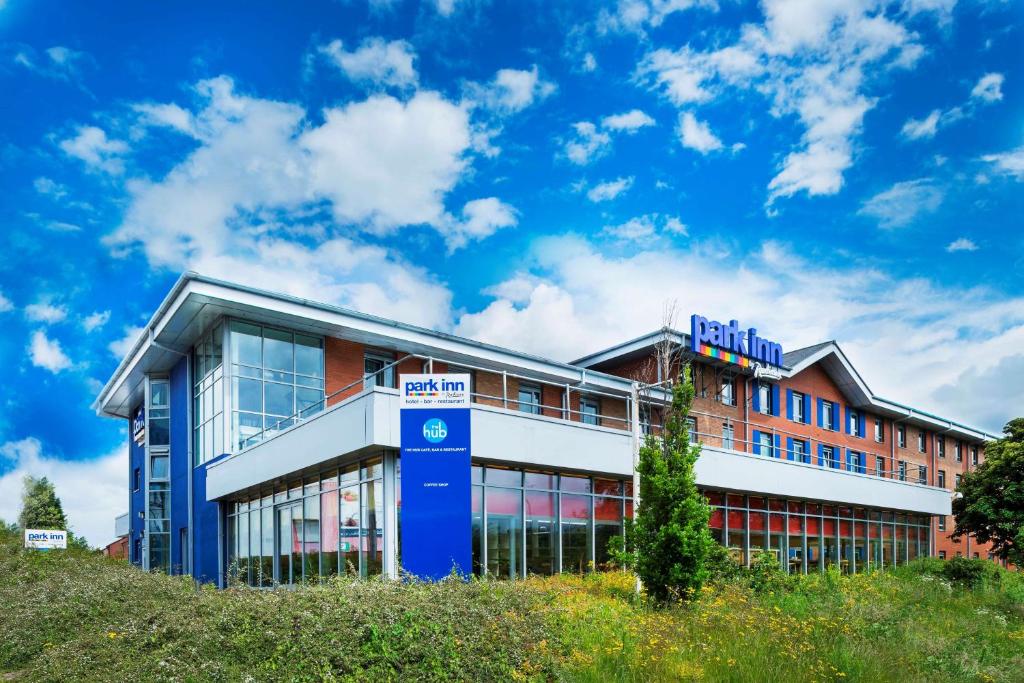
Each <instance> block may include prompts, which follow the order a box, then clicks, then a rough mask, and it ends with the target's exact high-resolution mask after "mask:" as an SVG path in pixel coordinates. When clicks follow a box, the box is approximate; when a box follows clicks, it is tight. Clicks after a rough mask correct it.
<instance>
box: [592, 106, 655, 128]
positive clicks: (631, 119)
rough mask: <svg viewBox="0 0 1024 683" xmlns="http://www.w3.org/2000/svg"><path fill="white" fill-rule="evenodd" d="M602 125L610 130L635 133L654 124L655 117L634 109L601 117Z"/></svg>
mask: <svg viewBox="0 0 1024 683" xmlns="http://www.w3.org/2000/svg"><path fill="white" fill-rule="evenodd" d="M601 125H602V126H603V127H605V128H607V129H608V130H614V131H623V132H625V133H629V134H632V133H635V132H637V131H638V130H640V129H641V128H645V127H647V126H653V125H654V119H652V118H651V117H650V116H648V115H647V114H645V113H644V112H642V111H640V110H639V109H633V110H631V111H627V112H625V113H622V114H614V115H612V116H606V117H604V118H603V119H601Z"/></svg>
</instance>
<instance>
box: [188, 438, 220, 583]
mask: <svg viewBox="0 0 1024 683" xmlns="http://www.w3.org/2000/svg"><path fill="white" fill-rule="evenodd" d="M223 457H226V456H224V455H222V456H219V457H217V458H214V459H213V460H210V461H209V462H207V463H205V464H203V465H200V466H199V467H195V468H193V469H192V576H194V577H195V578H196V580H197V581H200V582H202V583H215V584H217V585H218V586H224V576H223V573H222V571H221V568H220V556H221V541H220V529H221V516H222V515H221V508H220V503H217V502H216V501H214V502H208V501H207V500H206V468H207V467H208V466H209V465H211V464H213V463H215V462H217V461H218V460H220V459H221V458H223Z"/></svg>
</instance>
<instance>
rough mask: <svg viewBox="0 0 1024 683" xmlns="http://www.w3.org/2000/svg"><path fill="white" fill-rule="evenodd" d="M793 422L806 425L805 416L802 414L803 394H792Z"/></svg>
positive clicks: (796, 392)
mask: <svg viewBox="0 0 1024 683" xmlns="http://www.w3.org/2000/svg"><path fill="white" fill-rule="evenodd" d="M792 401H793V420H795V421H796V422H801V423H804V424H806V423H807V415H806V414H805V413H804V394H801V393H800V392H799V391H794V392H793V398H792Z"/></svg>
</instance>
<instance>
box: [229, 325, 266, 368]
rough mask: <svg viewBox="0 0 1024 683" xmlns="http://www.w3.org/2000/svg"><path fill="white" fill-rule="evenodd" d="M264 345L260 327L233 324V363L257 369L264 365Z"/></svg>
mask: <svg viewBox="0 0 1024 683" xmlns="http://www.w3.org/2000/svg"><path fill="white" fill-rule="evenodd" d="M262 344H263V341H262V340H261V339H260V327H259V325H250V324H249V323H241V322H232V323H231V359H232V361H233V362H235V363H245V364H246V365H255V366H256V367H259V366H261V365H263V354H262V351H261V348H262Z"/></svg>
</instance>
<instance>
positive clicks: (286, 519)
mask: <svg viewBox="0 0 1024 683" xmlns="http://www.w3.org/2000/svg"><path fill="white" fill-rule="evenodd" d="M276 555H277V572H276V574H275V575H274V581H276V582H277V583H279V584H285V585H287V584H294V583H301V582H302V501H299V502H297V503H290V504H288V505H282V506H281V507H279V508H277V552H276Z"/></svg>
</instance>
